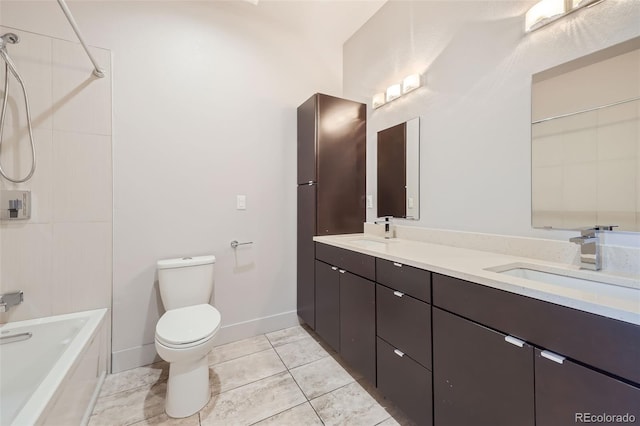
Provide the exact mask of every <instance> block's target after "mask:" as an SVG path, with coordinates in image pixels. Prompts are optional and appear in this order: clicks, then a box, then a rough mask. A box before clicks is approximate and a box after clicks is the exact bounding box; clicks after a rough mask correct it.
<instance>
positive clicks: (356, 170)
mask: <svg viewBox="0 0 640 426" xmlns="http://www.w3.org/2000/svg"><path fill="white" fill-rule="evenodd" d="M366 115H367V112H366V105H365V104H362V103H359V102H354V101H349V100H346V99H341V98H336V97H333V96H329V95H323V94H320V93H316V94H315V95H313V96H311V97H310V98H309V99H308V100H307V101H305V102H304V103H303V104H302V105H300V106H299V107H298V181H297V184H298V219H297V221H298V238H297V240H298V250H297V291H298V292H297V309H298V316H299V317H300V318H302V320H303V321H304V322H306V323H307V324H308V325H309V326H310V327H311V328H313V329H315V291H316V290H315V279H314V274H315V266H314V262H315V261H314V259H315V248H314V243H313V236H314V235H333V234H349V233H356V232H362V231H363V223H364V221H365V204H366V195H365V191H366V124H367V121H366Z"/></svg>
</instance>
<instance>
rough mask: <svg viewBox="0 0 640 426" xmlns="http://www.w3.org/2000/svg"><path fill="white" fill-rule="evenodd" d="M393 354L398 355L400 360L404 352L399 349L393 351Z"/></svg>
mask: <svg viewBox="0 0 640 426" xmlns="http://www.w3.org/2000/svg"><path fill="white" fill-rule="evenodd" d="M393 353H395V354H396V355H398V356H399V357H400V358H402V357H403V356H404V352H402V351H401V350H400V349H394V350H393Z"/></svg>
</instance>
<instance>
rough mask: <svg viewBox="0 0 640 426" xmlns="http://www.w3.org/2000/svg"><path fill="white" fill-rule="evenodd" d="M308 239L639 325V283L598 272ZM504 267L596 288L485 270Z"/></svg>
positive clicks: (425, 246) (469, 253) (404, 246)
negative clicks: (549, 274)
mask: <svg viewBox="0 0 640 426" xmlns="http://www.w3.org/2000/svg"><path fill="white" fill-rule="evenodd" d="M313 239H314V241H317V242H320V243H325V244H328V245H332V246H336V247H341V248H345V249H348V250H353V251H357V252H359V253H363V254H367V255H370V256H375V257H379V258H382V259H386V260H390V261H393V262H399V263H402V264H405V265H410V266H415V267H417V268H421V269H426V270H429V271H431V272H436V273H439V274H443V275H448V276H451V277H455V278H460V279H463V280H467V281H472V282H475V283H478V284H482V285H486V286H488V287H493V288H496V289H500V290H505V291H508V292H511V293H516V294H520V295H523V296H528V297H532V298H534V299H538V300H544V301H547V302H551V303H555V304H558V305H563V306H567V307H570V308H574V309H579V310H581V311H585V312H591V313H594V314H598V315H602V316H605V317H609V318H613V319H617V320H621V321H625V322H628V323H632V324H636V325H640V277H621V276H616V275H608V274H603V273H602V272H600V271H598V272H596V271H584V270H578V269H577V268H576V267H574V266H572V265H563V264H558V263H552V262H545V261H541V260H536V259H530V258H525V257H518V256H508V255H504V254H499V253H491V252H485V251H479V250H470V249H465V248H458V247H450V246H445V245H440V244H431V243H425V242H420V241H413V240H405V239H399V238H393V239H388V240H385V239H384V238H380V237H375V236H372V235H370V234H346V235H331V236H321V237H314V238H313ZM359 240H360V241H359ZM362 240H366V241H362ZM504 265H513V266H520V267H526V266H527V265H530V266H535V267H536V269H539V270H542V271H547V272H552V273H553V272H556V273H558V272H560V273H562V274H563V275H569V276H573V277H577V278H582V279H586V280H597V281H600V282H589V283H585V284H584V285H583V286H564V285H554V284H547V283H544V282H539V281H532V280H529V279H524V278H518V277H513V276H509V275H504V274H500V273H498V272H493V271H489V270H487V268H496V267H500V266H504ZM601 282H606V283H608V284H602V283H601Z"/></svg>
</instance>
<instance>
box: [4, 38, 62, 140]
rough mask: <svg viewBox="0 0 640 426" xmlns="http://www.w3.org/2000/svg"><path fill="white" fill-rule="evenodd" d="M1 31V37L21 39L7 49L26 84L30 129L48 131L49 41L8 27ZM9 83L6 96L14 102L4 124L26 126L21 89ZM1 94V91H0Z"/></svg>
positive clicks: (50, 115)
mask: <svg viewBox="0 0 640 426" xmlns="http://www.w3.org/2000/svg"><path fill="white" fill-rule="evenodd" d="M0 29H1V31H2V33H5V32H13V33H16V34H17V35H18V36H19V37H20V42H19V43H18V44H15V45H9V46H8V47H7V50H8V51H9V55H10V56H11V59H12V60H13V62H14V63H15V64H16V68H17V69H18V72H19V73H20V76H21V77H22V80H23V81H24V83H25V86H26V91H27V95H28V96H29V105H30V109H31V119H32V125H33V127H34V128H40V129H51V126H52V108H51V104H52V101H51V96H52V94H51V93H52V90H51V87H52V82H51V75H52V74H51V55H52V41H51V39H50V38H48V37H43V36H40V35H37V34H31V33H28V32H24V31H17V30H15V29H12V28H7V27H1V26H0ZM3 64H4V63H3ZM0 81H2V82H4V66H1V67H0ZM9 81H10V83H9V94H10V97H11V98H12V99H13V100H14V101H13V102H12V101H10V102H9V108H8V110H7V117H6V120H7V123H8V124H10V125H12V126H16V127H18V126H25V125H26V123H27V120H26V112H25V108H24V103H23V94H22V87H21V86H20V84H19V83H18V82H17V81H16V80H15V79H14V78H11V79H10V80H9ZM3 90H4V87H3V88H2V89H0V91H3Z"/></svg>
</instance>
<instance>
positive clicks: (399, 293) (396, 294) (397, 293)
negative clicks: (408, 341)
mask: <svg viewBox="0 0 640 426" xmlns="http://www.w3.org/2000/svg"><path fill="white" fill-rule="evenodd" d="M393 295H394V296H398V297H402V296H404V293H401V292H399V291H394V292H393Z"/></svg>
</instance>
